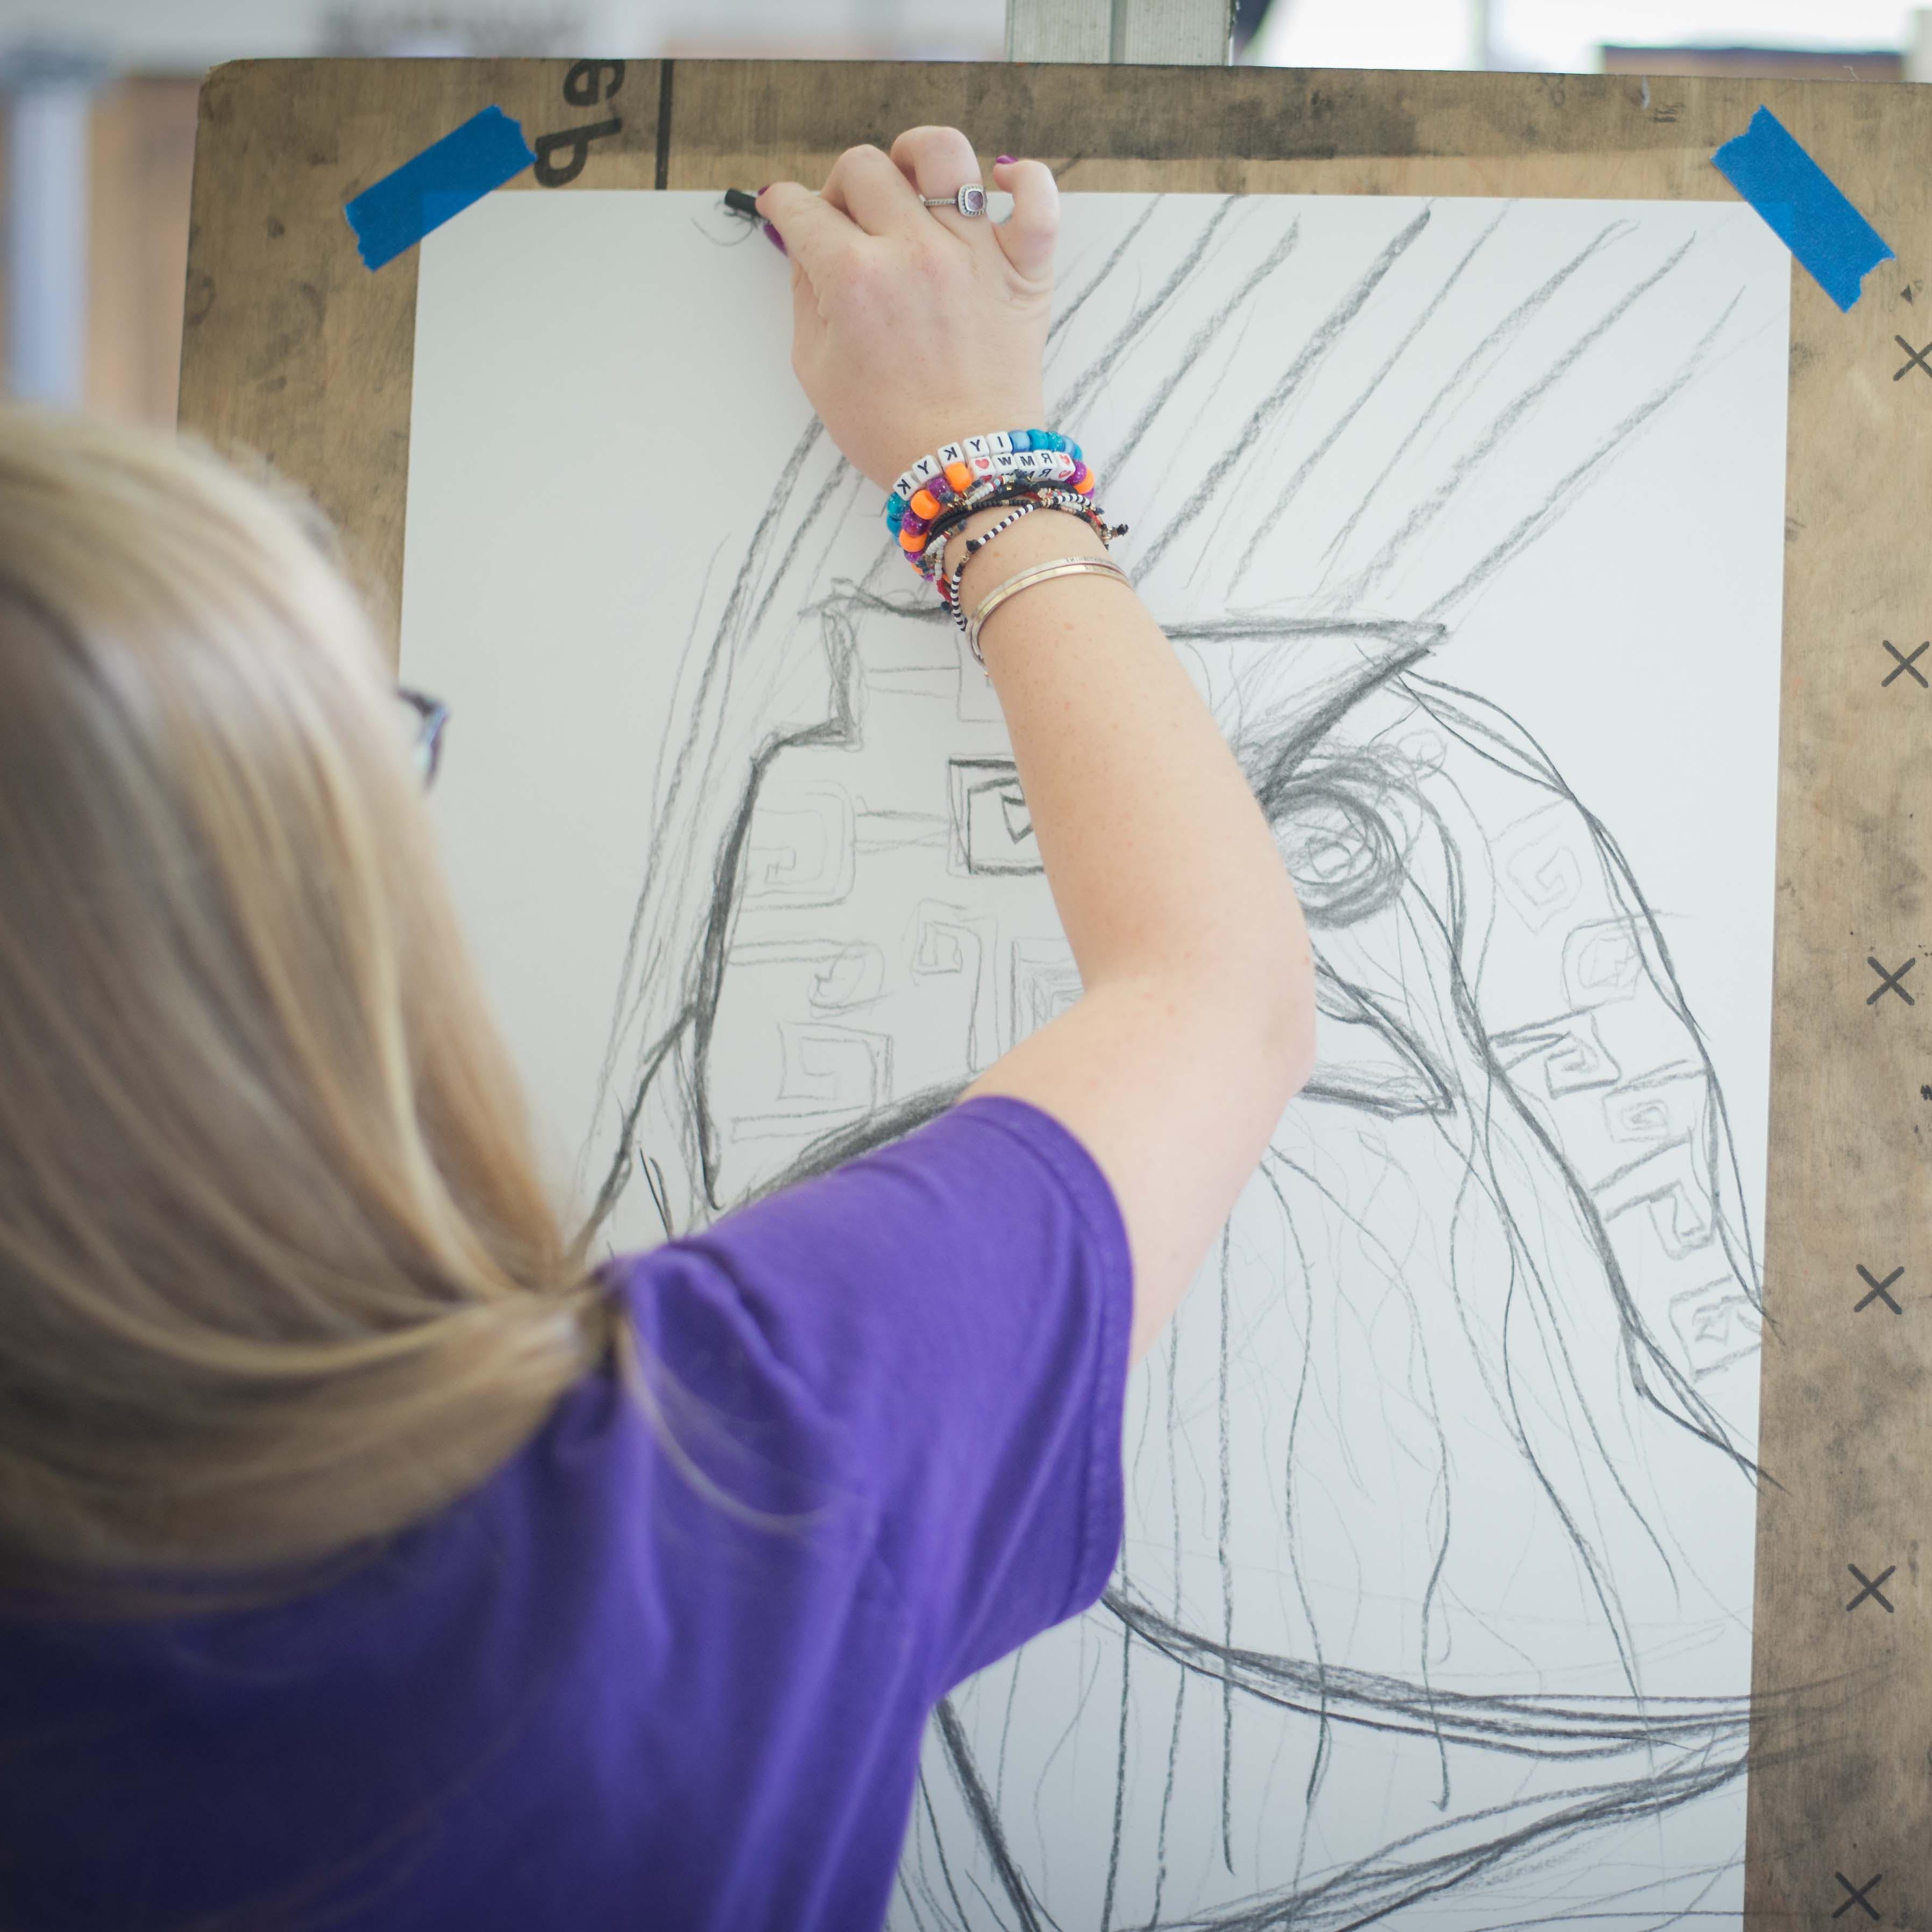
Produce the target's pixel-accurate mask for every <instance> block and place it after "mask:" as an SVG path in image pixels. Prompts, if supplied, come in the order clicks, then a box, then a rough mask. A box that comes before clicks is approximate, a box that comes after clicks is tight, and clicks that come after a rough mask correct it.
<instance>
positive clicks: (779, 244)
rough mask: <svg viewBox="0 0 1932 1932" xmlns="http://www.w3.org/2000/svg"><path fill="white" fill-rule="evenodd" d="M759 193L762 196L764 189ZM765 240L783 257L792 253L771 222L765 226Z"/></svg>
mask: <svg viewBox="0 0 1932 1932" xmlns="http://www.w3.org/2000/svg"><path fill="white" fill-rule="evenodd" d="M759 191H760V193H763V190H762V189H760V190H759ZM765 239H766V241H767V242H769V243H770V244H771V245H772V247H773V248H775V249H776V250H777V251H778V253H779V254H781V255H789V254H790V253H791V251H790V249H789V248H787V247H786V246H785V245H784V236H782V235H781V234H780V233H778V230H777V229H775V228H774V227H773V226H772V224H771V223H769V221H768V222H766V223H765Z"/></svg>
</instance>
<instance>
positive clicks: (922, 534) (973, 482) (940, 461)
mask: <svg viewBox="0 0 1932 1932" xmlns="http://www.w3.org/2000/svg"><path fill="white" fill-rule="evenodd" d="M1003 483H1004V484H1029V483H1046V484H1065V485H1066V486H1067V487H1068V488H1070V489H1072V490H1077V491H1078V492H1079V493H1081V494H1082V496H1085V495H1088V494H1089V493H1091V491H1092V490H1093V487H1094V478H1093V475H1092V472H1091V471H1090V470H1089V469H1088V467H1087V464H1086V462H1085V458H1084V457H1083V456H1082V452H1081V449H1080V446H1079V444H1078V443H1073V442H1070V440H1068V439H1067V437H1064V436H1061V435H1060V434H1058V433H1057V432H1056V431H1052V430H1000V431H994V432H993V433H992V434H989V435H986V436H976V437H968V438H967V439H966V440H965V441H964V442H963V443H944V444H942V445H941V446H940V448H939V449H937V450H935V452H933V453H932V455H929V456H922V457H921V458H919V460H918V461H917V462H916V463H913V465H912V466H911V467H910V469H907V470H905V471H904V472H902V474H901V475H900V477H899V478H898V481H897V482H896V483H895V484H894V485H893V487H892V493H891V494H890V495H889V496H888V497H887V498H886V527H887V528H888V529H889V530H890V531H891V532H892V537H893V540H894V541H895V542H896V543H897V544H898V547H899V548H900V549H901V550H902V551H903V552H904V553H905V555H906V556H907V557H908V558H910V559H912V561H913V562H914V564H915V565H916V566H917V567H918V568H919V574H921V575H922V577H928V578H930V577H931V576H932V571H931V569H930V568H928V567H926V565H923V564H922V563H921V562H920V559H921V558H922V556H923V555H924V553H925V551H926V547H927V545H928V544H929V541H931V539H932V535H933V533H934V526H935V523H937V522H938V520H940V519H941V517H945V516H946V515H947V514H948V513H949V512H950V511H956V510H959V509H960V508H963V507H965V506H967V505H968V504H971V505H972V506H973V507H976V508H977V507H980V506H981V505H983V503H984V502H986V500H988V499H986V497H984V496H981V495H980V491H981V490H983V489H984V488H985V487H986V486H987V485H989V484H1003Z"/></svg>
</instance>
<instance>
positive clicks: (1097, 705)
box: [760, 128, 1314, 1358]
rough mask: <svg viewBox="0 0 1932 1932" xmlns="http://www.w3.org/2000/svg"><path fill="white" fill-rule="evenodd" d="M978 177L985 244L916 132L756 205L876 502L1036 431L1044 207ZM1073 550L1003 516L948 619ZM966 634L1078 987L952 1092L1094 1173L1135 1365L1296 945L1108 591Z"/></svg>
mask: <svg viewBox="0 0 1932 1932" xmlns="http://www.w3.org/2000/svg"><path fill="white" fill-rule="evenodd" d="M978 178H979V166H978V163H977V160H975V159H974V156H973V154H972V151H971V148H970V147H969V146H968V144H967V142H966V141H965V136H962V135H960V134H959V133H956V132H955V131H953V130H951V129H945V128H919V129H916V130H913V132H912V133H909V134H907V135H904V136H901V137H900V139H899V140H898V142H896V143H895V145H894V148H893V150H892V156H891V157H889V158H888V157H886V156H885V155H883V154H880V153H879V152H878V151H877V149H874V148H856V149H853V151H851V152H850V153H848V154H846V155H845V156H844V157H841V160H840V161H839V162H838V165H837V166H836V167H835V169H834V170H833V172H832V177H831V178H830V179H829V181H827V183H826V188H825V191H824V193H823V196H815V195H811V194H808V193H806V191H805V190H803V189H802V188H799V187H793V186H790V185H789V184H787V185H784V186H781V187H777V188H774V189H769V190H766V193H765V195H764V196H763V198H762V199H761V202H760V205H761V206H762V207H763V208H764V209H765V211H766V213H767V214H769V216H770V217H772V220H774V222H775V223H776V224H777V225H778V227H779V228H780V229H781V232H782V233H784V236H785V239H786V240H787V244H788V245H789V246H790V251H791V254H792V257H793V262H794V264H795V265H796V266H795V272H794V277H793V290H794V296H795V300H796V305H797V341H796V344H795V346H794V350H793V362H794V366H796V368H797V369H798V371H799V377H800V379H801V380H802V382H803V383H804V384H805V389H806V392H807V393H808V395H810V396H811V398H812V401H813V402H814V404H815V405H816V406H817V408H818V410H819V413H820V416H822V417H823V419H824V420H825V422H826V426H827V427H828V428H829V429H830V431H832V434H833V436H834V437H835V438H837V439H838V443H839V445H840V447H841V449H844V451H845V452H846V454H847V455H848V456H849V457H850V458H852V460H853V461H854V462H855V463H857V464H858V465H859V466H860V467H861V468H862V469H865V472H866V473H867V474H868V475H871V477H872V478H873V479H874V481H878V482H880V483H882V484H885V485H886V486H887V487H889V485H890V483H891V480H892V478H893V477H894V476H895V475H897V474H898V471H899V470H900V469H902V468H903V467H904V465H905V464H906V463H908V462H910V460H912V459H913V458H914V457H916V456H918V455H920V454H922V453H923V452H925V451H926V450H928V449H932V448H935V447H936V446H938V444H939V443H943V442H946V441H949V440H953V439H954V438H956V437H961V436H965V435H968V434H977V433H979V432H980V431H986V430H992V429H1001V428H1019V427H1022V426H1024V425H1028V424H1032V423H1040V422H1043V420H1044V419H1043V416H1042V413H1041V404H1040V355H1041V350H1042V347H1043V343H1044V338H1045V330H1046V305H1047V299H1048V297H1049V294H1050V292H1051V286H1052V282H1051V269H1052V248H1053V241H1054V236H1055V229H1056V228H1057V224H1058V199H1057V196H1056V194H1055V190H1054V187H1053V182H1052V176H1051V175H1049V173H1048V172H1047V170H1046V169H1045V168H1044V167H1043V166H1041V165H1040V163H1037V162H1020V163H1016V164H1013V165H1012V166H1003V167H1002V168H1001V169H1000V171H999V173H998V176H997V177H996V178H998V180H999V181H1000V182H1001V184H1002V185H1003V186H1005V187H1008V188H1010V190H1012V192H1013V195H1014V199H1015V212H1014V216H1013V220H1012V221H1011V222H1010V223H1008V224H1007V226H1006V228H1005V229H992V227H991V226H990V225H989V223H986V222H985V221H984V220H981V221H979V222H977V223H974V222H971V221H967V220H962V219H961V218H959V217H956V216H955V215H953V214H951V212H950V211H947V212H945V213H944V214H941V215H938V216H935V214H932V213H931V212H929V211H928V210H926V208H922V206H921V205H920V204H919V199H918V195H919V193H926V194H932V195H937V194H942V193H950V192H951V191H952V190H953V189H954V188H956V187H957V186H958V185H959V183H960V182H962V181H973V180H977V179H978ZM1103 486H1104V479H1103ZM1116 507H1118V506H1116ZM986 520H990V518H988V519H986ZM1101 553H1102V551H1101V546H1100V543H1099V541H1098V539H1097V538H1095V537H1094V535H1092V533H1091V532H1090V531H1088V529H1087V528H1086V527H1085V525H1084V524H1082V523H1080V522H1079V520H1077V519H1076V518H1073V517H1068V516H1064V515H1059V514H1053V513H1051V512H1043V513H1041V514H1037V515H1034V516H1031V517H1027V518H1025V519H1024V520H1022V521H1021V522H1020V523H1017V524H1016V525H1015V526H1013V528H1012V529H1010V530H1009V531H1008V532H1006V533H1005V534H1004V535H1002V536H1001V538H998V541H996V542H995V543H994V544H991V545H989V547H987V548H986V550H984V551H983V552H982V553H980V554H979V555H978V556H976V558H975V559H974V562H972V564H971V565H970V566H969V567H968V570H967V572H966V574H965V577H964V579H963V585H962V587H963V589H964V592H965V604H966V607H967V608H968V610H972V609H973V608H974V607H975V606H976V604H977V602H978V601H979V600H980V598H983V597H984V596H985V595H986V592H988V591H989V590H990V589H992V588H993V587H994V586H995V585H997V584H998V583H1001V581H1003V580H1005V579H1006V578H1007V577H1010V576H1012V575H1013V574H1015V573H1016V571H1020V570H1022V569H1024V568H1026V567H1027V566H1028V565H1030V564H1033V563H1037V562H1046V561H1048V560H1049V559H1053V558H1055V557H1061V556H1076V555H1099V554H1101ZM980 643H981V648H982V649H983V651H984V652H985V654H986V665H987V668H988V670H989V672H990V673H991V674H992V679H993V682H994V685H995V689H996V690H997V691H998V694H999V698H1000V703H1001V707H1002V709H1004V712H1005V714H1006V719H1007V727H1008V729H1009V730H1010V733H1011V734H1012V737H1013V748H1014V756H1015V757H1016V760H1017V762H1018V763H1019V775H1020V781H1021V784H1022V787H1024V789H1025V793H1026V797H1027V802H1028V807H1029V808H1030V810H1031V814H1032V818H1033V824H1034V832H1035V835H1036V836H1037V838H1038V840H1039V842H1040V850H1041V853H1042V855H1043V857H1044V859H1045V860H1046V872H1047V877H1048V880H1049V883H1050V884H1051V885H1052V888H1053V894H1054V899H1055V904H1056V905H1057V907H1058V910H1059V912H1060V916H1061V922H1062V923H1063V925H1064V926H1065V928H1066V930H1067V938H1068V940H1069V941H1070V944H1072V946H1073V954H1074V958H1075V960H1076V962H1077V963H1078V965H1079V968H1080V975H1081V980H1082V987H1083V992H1082V998H1080V1000H1079V1001H1078V1002H1077V1003H1076V1004H1075V1005H1074V1007H1073V1008H1072V1009H1071V1010H1070V1011H1068V1012H1067V1013H1064V1014H1063V1015H1061V1017H1060V1018H1059V1019H1056V1020H1055V1021H1054V1022H1052V1024H1051V1025H1049V1026H1046V1027H1043V1028H1041V1029H1040V1031H1038V1032H1037V1033H1035V1034H1032V1035H1031V1036H1030V1037H1028V1039H1026V1040H1023V1041H1022V1042H1021V1043H1019V1045H1018V1046H1016V1047H1015V1048H1014V1049H1013V1050H1012V1052H1010V1053H1008V1054H1007V1055H1005V1056H1004V1058H1002V1059H1001V1060H1000V1061H998V1062H997V1063H996V1064H995V1065H994V1066H993V1067H991V1068H990V1069H989V1070H988V1071H987V1072H986V1074H985V1075H984V1076H982V1078H981V1079H980V1080H978V1081H977V1082H975V1083H974V1086H973V1088H971V1092H973V1093H974V1094H1011V1095H1013V1096H1014V1097H1017V1098H1019V1099H1021V1100H1028V1101H1031V1103H1034V1105H1035V1106H1039V1107H1040V1108H1043V1109H1045V1110H1046V1112H1049V1113H1050V1114H1052V1115H1054V1117H1055V1118H1056V1119H1058V1120H1059V1121H1061V1122H1062V1123H1063V1124H1064V1125H1066V1126H1067V1127H1069V1128H1070V1129H1071V1130H1072V1131H1073V1133H1075V1134H1076V1136H1078V1137H1079V1139H1080V1140H1081V1141H1082V1142H1083V1143H1084V1144H1085V1146H1086V1147H1087V1148H1088V1150H1089V1151H1090V1152H1091V1153H1092V1154H1093V1155H1094V1158H1095V1159H1096V1160H1097V1161H1098V1162H1099V1163H1100V1166H1101V1168H1102V1169H1103V1171H1104V1172H1105V1173H1106V1175H1107V1178H1108V1179H1109V1181H1110V1182H1111V1184H1112V1186H1113V1188H1114V1191H1115V1196H1116V1197H1117V1198H1118V1200H1119V1202H1120V1204H1121V1213H1122V1214H1123V1216H1124V1218H1125V1220H1126V1223H1127V1235H1128V1239H1129V1241H1130V1245H1131V1247H1132V1249H1133V1259H1134V1274H1135V1309H1134V1352H1135V1355H1136V1358H1138V1357H1139V1355H1141V1354H1142V1353H1144V1352H1145V1350H1146V1349H1148V1347H1150V1346H1151V1345H1152V1343H1154V1340H1156V1338H1157V1337H1158V1336H1159V1334H1160V1331H1161V1330H1162V1328H1163V1327H1164V1326H1165V1325H1166V1322H1167V1320H1168V1319H1169V1316H1171V1315H1172V1313H1173V1312H1174V1310H1175V1307H1176V1305H1177V1304H1178V1302H1179V1301H1180V1299H1181V1295H1183V1293H1184V1292H1185V1290H1186V1289H1187V1283H1188V1282H1189V1280H1190V1278H1191V1277H1193V1273H1194V1271H1195V1270H1196V1268H1197V1267H1198V1266H1199V1264H1200V1262H1201V1259H1202V1256H1203V1255H1204V1254H1205V1253H1206V1252H1207V1250H1208V1244H1209V1243H1210V1242H1211V1241H1212V1240H1213V1239H1214V1233H1215V1231H1216V1229H1217V1228H1218V1227H1219V1226H1220V1224H1221V1223H1222V1221H1223V1220H1224V1219H1225V1218H1226V1215H1227V1213H1228V1211H1229V1208H1230V1207H1231V1206H1232V1205H1233V1202H1234V1199H1235V1196H1236V1195H1237V1194H1238V1193H1239V1192H1240V1190H1241V1187H1242V1185H1243V1184H1244V1182H1245V1181H1247V1178H1248V1176H1249V1175H1250V1173H1251V1172H1253V1169H1254V1166H1255V1163H1256V1161H1257V1160H1259V1157H1260V1156H1261V1154H1262V1150H1263V1149H1264V1148H1265V1146H1266V1145H1267V1142H1268V1136H1269V1133H1271V1130H1272V1129H1273V1128H1274V1124H1275V1123H1276V1121H1277V1119H1278V1118H1280V1113H1281V1110H1282V1109H1283V1106H1286V1103H1287V1102H1288V1100H1289V1098H1290V1097H1292V1095H1293V1094H1294V1093H1295V1091H1296V1089H1297V1088H1298V1087H1299V1086H1300V1085H1301V1083H1302V1082H1303V1081H1304V1080H1305V1079H1307V1075H1308V1072H1309V1070H1310V1067H1311V1065H1312V1064H1313V1058H1314V986H1313V967H1312V965H1311V962H1310V954H1309V948H1308V938H1307V932H1306V931H1305V929H1304V926H1303V924H1302V920H1301V911H1300V909H1299V907H1298V906H1297V904H1296V903H1295V895H1294V892H1293V890H1292V887H1291V886H1290V885H1289V880H1288V876H1287V874H1286V871H1285V870H1284V868H1283V865H1282V863H1281V860H1280V857H1279V856H1278V855H1277V852H1276V850H1275V847H1274V840H1273V838H1272V837H1271V835H1270V833H1269V831H1268V826H1266V824H1265V823H1264V821H1263V820H1262V814H1261V812H1260V810H1259V807H1258V806H1257V805H1256V803H1255V801H1254V799H1253V796H1252V795H1251V794H1250V792H1249V790H1248V787H1247V784H1246V782H1245V781H1244V779H1243V778H1242V776H1241V772H1240V770H1239V769H1238V767H1237V766H1236V764H1235V760H1234V758H1233V757H1232V755H1231V754H1230V753H1229V750H1228V748H1227V746H1226V744H1225V743H1224V742H1223V739H1222V737H1221V735H1220V732H1219V731H1218V730H1217V728H1216V727H1215V724H1214V720H1213V718H1211V715H1209V713H1208V709H1207V707H1206V706H1205V705H1204V704H1203V703H1202V701H1201V700H1200V698H1199V696H1198V695H1197V694H1196V691H1195V690H1194V688H1193V685H1192V684H1191V683H1190V682H1189V680H1188V679H1187V676H1186V674H1185V673H1184V672H1183V670H1181V666H1180V665H1179V664H1178V662H1177V661H1176V660H1175V656H1174V654H1173V652H1172V649H1170V647H1169V644H1168V643H1167V640H1166V638H1165V637H1163V635H1162V634H1161V632H1160V628H1159V626H1158V625H1156V624H1155V622H1154V619H1152V618H1151V616H1149V615H1148V612H1147V610H1145V607H1143V606H1142V604H1141V602H1140V601H1139V598H1136V596H1135V595H1133V592H1131V591H1130V590H1129V589H1127V587H1126V586H1124V585H1123V584H1120V583H1115V582H1112V581H1110V580H1106V579H1104V578H1099V577H1092V576H1082V577H1070V578H1066V579H1062V580H1056V581H1054V582H1052V583H1045V584H1042V585H1040V586H1037V587H1035V588H1033V589H1028V590H1026V591H1024V592H1020V593H1019V595H1016V596H1015V597H1013V598H1010V600H1008V601H1006V602H1004V603H1003V604H1002V605H1001V607H1000V609H999V610H998V611H997V612H995V613H993V614H992V616H990V617H989V619H988V621H987V623H986V629H985V631H984V632H983V634H982V637H981V639H980Z"/></svg>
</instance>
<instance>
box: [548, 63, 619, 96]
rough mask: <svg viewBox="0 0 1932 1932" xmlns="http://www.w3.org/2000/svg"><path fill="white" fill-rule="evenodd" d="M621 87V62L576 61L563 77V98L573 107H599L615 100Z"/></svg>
mask: <svg viewBox="0 0 1932 1932" xmlns="http://www.w3.org/2000/svg"><path fill="white" fill-rule="evenodd" d="M623 85H624V63H623V62H622V61H602V60H589V61H578V62H575V63H574V65H572V67H571V70H570V71H569V72H568V74H565V76H564V77H563V98H564V99H565V100H566V101H568V102H569V103H570V104H571V107H601V106H602V105H603V104H604V102H605V101H615V100H616V98H617V95H618V93H619V90H620V89H622V86H623Z"/></svg>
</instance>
